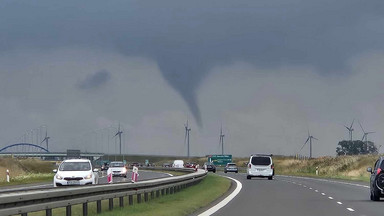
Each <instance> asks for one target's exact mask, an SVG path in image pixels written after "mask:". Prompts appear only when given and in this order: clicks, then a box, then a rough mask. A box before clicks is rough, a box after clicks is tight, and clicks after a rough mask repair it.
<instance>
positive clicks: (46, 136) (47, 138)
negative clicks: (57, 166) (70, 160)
mask: <svg viewBox="0 0 384 216" xmlns="http://www.w3.org/2000/svg"><path fill="white" fill-rule="evenodd" d="M50 138H51V137H49V136H48V130H47V129H46V130H45V137H44V139H43V141H41V143H43V142H44V141H45V144H46V145H47V150H49V149H48V140H49V139H50ZM41 143H40V144H41Z"/></svg>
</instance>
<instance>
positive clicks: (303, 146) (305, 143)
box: [300, 142, 307, 151]
mask: <svg viewBox="0 0 384 216" xmlns="http://www.w3.org/2000/svg"><path fill="white" fill-rule="evenodd" d="M306 144H307V142H305V143H304V145H303V146H301V148H300V151H301V150H302V149H303V148H304V146H305V145H306Z"/></svg>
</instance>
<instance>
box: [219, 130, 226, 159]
mask: <svg viewBox="0 0 384 216" xmlns="http://www.w3.org/2000/svg"><path fill="white" fill-rule="evenodd" d="M224 136H225V135H224V134H223V126H221V127H220V145H221V154H222V155H224Z"/></svg>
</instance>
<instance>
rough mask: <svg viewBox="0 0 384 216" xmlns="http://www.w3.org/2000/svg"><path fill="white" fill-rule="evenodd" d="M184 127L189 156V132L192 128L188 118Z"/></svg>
mask: <svg viewBox="0 0 384 216" xmlns="http://www.w3.org/2000/svg"><path fill="white" fill-rule="evenodd" d="M184 127H185V138H184V142H187V156H188V158H189V133H190V132H191V128H190V127H188V120H187V123H186V124H185V125H184Z"/></svg>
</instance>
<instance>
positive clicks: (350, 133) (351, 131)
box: [344, 119, 355, 141]
mask: <svg viewBox="0 0 384 216" xmlns="http://www.w3.org/2000/svg"><path fill="white" fill-rule="evenodd" d="M353 122H355V119H353V121H352V124H351V126H349V127H347V126H345V125H344V127H345V128H347V130H348V132H349V137H350V139H351V141H352V133H353V128H352V126H353Z"/></svg>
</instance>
